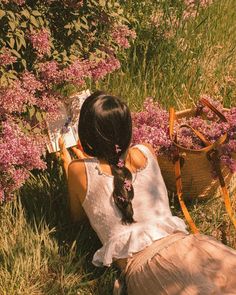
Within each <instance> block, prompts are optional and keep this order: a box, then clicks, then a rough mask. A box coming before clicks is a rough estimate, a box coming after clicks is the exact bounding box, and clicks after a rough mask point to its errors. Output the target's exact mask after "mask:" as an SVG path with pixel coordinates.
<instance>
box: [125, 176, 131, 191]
mask: <svg viewBox="0 0 236 295" xmlns="http://www.w3.org/2000/svg"><path fill="white" fill-rule="evenodd" d="M124 187H125V189H126V190H127V191H131V187H132V182H131V181H130V180H128V179H125V181H124Z"/></svg>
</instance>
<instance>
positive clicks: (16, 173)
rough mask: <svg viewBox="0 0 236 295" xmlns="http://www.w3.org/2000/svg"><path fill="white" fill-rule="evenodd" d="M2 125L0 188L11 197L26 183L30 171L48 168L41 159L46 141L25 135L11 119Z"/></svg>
mask: <svg viewBox="0 0 236 295" xmlns="http://www.w3.org/2000/svg"><path fill="white" fill-rule="evenodd" d="M1 125H2V130H1V137H0V175H1V177H0V188H3V191H4V192H5V194H6V195H9V194H11V193H12V192H13V191H14V190H16V189H18V188H19V187H20V186H21V185H22V184H23V183H24V181H25V180H26V179H27V177H28V175H29V173H28V171H29V170H32V169H35V168H37V169H45V168H46V164H45V163H44V161H43V160H42V159H41V155H42V153H43V152H44V149H45V139H44V138H43V137H42V136H32V135H26V134H24V133H23V132H22V130H21V129H20V128H19V126H18V124H16V123H14V122H13V121H12V120H10V119H8V120H6V121H3V122H2V123H1Z"/></svg>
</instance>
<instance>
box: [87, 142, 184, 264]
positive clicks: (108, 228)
mask: <svg viewBox="0 0 236 295" xmlns="http://www.w3.org/2000/svg"><path fill="white" fill-rule="evenodd" d="M135 147H136V148H138V149H139V150H140V151H141V152H142V153H143V154H144V155H145V157H146V159H147V162H146V166H145V167H144V168H143V169H141V170H139V171H137V172H136V173H132V176H133V188H134V199H133V201H132V205H133V210H134V219H135V221H136V223H132V224H130V225H123V224H122V223H121V213H120V211H119V209H118V208H117V207H116V205H115V203H114V200H113V197H112V192H113V176H112V175H108V174H105V173H103V172H102V171H101V169H100V167H99V162H98V160H97V159H96V158H90V159H86V160H85V166H86V172H87V194H86V197H85V200H84V202H83V208H84V210H85V212H86V214H87V216H88V218H89V221H90V224H91V226H92V227H93V229H94V230H95V231H96V233H97V235H98V237H99V239H100V240H101V242H102V244H103V247H102V248H101V249H99V250H98V251H97V252H96V253H95V255H94V257H93V264H94V265H96V266H103V265H106V266H109V265H110V264H111V263H112V262H113V261H114V260H116V259H118V258H126V257H129V256H132V253H135V252H138V251H140V250H142V249H143V248H145V247H147V246H148V245H150V244H151V243H152V242H153V241H155V240H158V239H160V238H163V237H165V236H167V235H169V234H172V233H173V232H175V231H183V232H186V233H187V231H186V225H185V223H184V221H183V220H182V219H180V218H178V217H176V216H172V214H171V211H170V208H169V201H168V196H167V191H166V187H165V184H164V181H163V178H162V175H161V172H160V168H159V165H158V163H157V161H156V159H155V158H154V156H153V155H152V153H151V152H150V150H149V149H148V148H147V147H146V146H144V145H136V146H135Z"/></svg>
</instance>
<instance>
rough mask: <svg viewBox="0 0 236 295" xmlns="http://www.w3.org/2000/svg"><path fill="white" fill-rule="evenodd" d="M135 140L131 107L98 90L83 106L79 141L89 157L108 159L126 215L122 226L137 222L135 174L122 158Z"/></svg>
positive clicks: (116, 194) (117, 198)
mask: <svg viewBox="0 0 236 295" xmlns="http://www.w3.org/2000/svg"><path fill="white" fill-rule="evenodd" d="M131 137H132V120H131V114H130V110H129V108H128V106H127V105H126V104H125V103H124V102H122V101H121V100H120V99H119V98H118V97H115V96H111V95H108V94H105V93H103V92H101V91H97V92H95V93H93V94H92V95H90V96H89V97H88V98H87V99H86V100H85V102H84V103H83V105H82V108H81V112H80V118H79V138H80V142H81V145H82V147H83V149H84V151H85V153H86V154H88V155H89V156H94V157H97V158H102V159H104V160H106V161H107V162H108V163H109V165H110V166H111V171H112V174H113V176H114V190H113V198H114V201H115V204H116V206H117V207H118V208H119V210H120V212H121V214H122V223H125V224H127V223H133V222H134V219H133V208H132V202H131V201H132V199H133V197H134V190H133V186H132V174H131V172H130V171H129V169H128V168H126V167H125V165H124V162H123V161H122V157H124V156H125V153H126V152H127V150H128V148H129V145H130V142H131Z"/></svg>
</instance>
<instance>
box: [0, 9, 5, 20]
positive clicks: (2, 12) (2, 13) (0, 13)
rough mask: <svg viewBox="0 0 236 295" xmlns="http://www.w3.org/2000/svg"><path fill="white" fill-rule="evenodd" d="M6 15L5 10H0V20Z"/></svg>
mask: <svg viewBox="0 0 236 295" xmlns="http://www.w3.org/2000/svg"><path fill="white" fill-rule="evenodd" d="M4 15H6V12H5V11H4V10H0V19H1V18H3V17H4Z"/></svg>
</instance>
